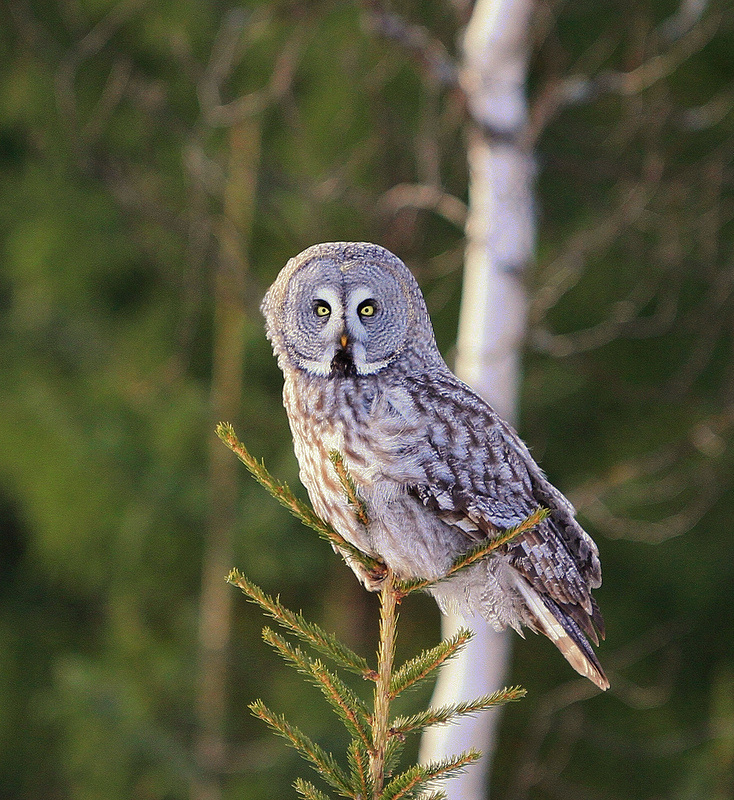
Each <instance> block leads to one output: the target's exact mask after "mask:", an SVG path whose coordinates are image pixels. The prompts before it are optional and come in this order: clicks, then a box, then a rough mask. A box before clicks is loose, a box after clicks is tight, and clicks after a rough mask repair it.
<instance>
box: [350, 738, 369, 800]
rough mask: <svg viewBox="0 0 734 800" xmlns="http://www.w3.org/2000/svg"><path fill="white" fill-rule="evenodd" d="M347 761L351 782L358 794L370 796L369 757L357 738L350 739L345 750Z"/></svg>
mask: <svg viewBox="0 0 734 800" xmlns="http://www.w3.org/2000/svg"><path fill="white" fill-rule="evenodd" d="M347 761H348V762H349V769H350V772H351V774H352V783H353V784H354V786H355V787H356V789H357V793H358V795H361V796H362V797H364V798H371V797H372V794H373V792H372V776H371V775H370V757H369V753H368V752H367V749H366V748H365V747H363V746H362V743H361V742H359V741H358V740H357V739H352V741H351V742H350V744H349V749H348V750H347Z"/></svg>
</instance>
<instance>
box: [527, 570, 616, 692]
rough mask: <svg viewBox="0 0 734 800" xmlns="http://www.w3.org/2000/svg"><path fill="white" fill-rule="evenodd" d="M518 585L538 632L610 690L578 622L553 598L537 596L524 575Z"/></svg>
mask: <svg viewBox="0 0 734 800" xmlns="http://www.w3.org/2000/svg"><path fill="white" fill-rule="evenodd" d="M515 585H516V586H517V589H518V591H519V592H520V594H521V595H522V596H523V599H524V600H525V602H526V603H527V606H528V609H529V611H530V613H531V615H532V616H533V618H534V620H535V622H536V625H537V628H538V630H540V631H541V632H542V633H544V634H545V635H546V636H547V637H548V638H549V639H550V640H551V641H552V642H553V644H554V645H555V646H556V647H557V648H558V649H559V650H560V651H561V653H563V656H564V658H565V659H566V661H568V663H569V664H570V665H571V666H572V667H573V668H574V669H575V670H576V672H578V673H579V675H583V676H584V677H585V678H588V679H589V680H590V681H593V682H594V683H595V684H596V685H597V686H598V687H599V688H600V689H608V688H609V680H608V679H607V676H606V675H605V674H604V670H603V669H602V666H601V664H600V663H599V659H598V658H597V657H596V654H595V653H594V651H593V650H592V649H591V645H590V644H589V642H588V641H587V640H586V636H584V633H583V631H582V630H581V628H580V627H579V625H578V624H577V623H576V621H575V620H574V619H573V618H572V617H571V616H570V615H569V614H567V613H566V612H565V611H564V610H563V609H562V608H561V607H560V606H559V605H558V603H556V602H555V601H554V600H552V599H551V598H550V597H546V596H544V595H541V594H540V593H538V592H537V591H536V590H535V589H534V588H533V587H532V586H531V585H530V584H529V583H528V582H527V581H526V580H525V579H524V578H523V577H522V576H521V575H517V578H516V581H515Z"/></svg>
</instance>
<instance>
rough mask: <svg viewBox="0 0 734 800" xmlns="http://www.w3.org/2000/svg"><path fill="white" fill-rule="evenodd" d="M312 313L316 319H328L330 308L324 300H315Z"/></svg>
mask: <svg viewBox="0 0 734 800" xmlns="http://www.w3.org/2000/svg"><path fill="white" fill-rule="evenodd" d="M314 311H315V312H316V316H317V317H328V316H329V314H331V306H330V305H329V304H328V303H327V302H325V301H324V300H317V301H316V304H315V305H314Z"/></svg>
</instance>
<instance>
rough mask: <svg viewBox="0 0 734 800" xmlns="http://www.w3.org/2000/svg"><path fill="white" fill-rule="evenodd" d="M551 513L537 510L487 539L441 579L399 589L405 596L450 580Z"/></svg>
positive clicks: (403, 584)
mask: <svg viewBox="0 0 734 800" xmlns="http://www.w3.org/2000/svg"><path fill="white" fill-rule="evenodd" d="M549 513H550V511H549V510H548V509H547V508H537V509H535V511H533V513H532V514H530V516H529V517H527V518H526V519H524V520H523V521H522V522H520V523H518V524H517V525H513V527H512V528H508V529H507V530H506V531H505V532H504V533H501V534H499V535H498V536H494V537H490V538H489V539H485V540H484V541H483V542H480V543H479V544H478V545H477V546H476V547H473V548H472V549H471V550H467V552H466V553H463V554H462V555H461V556H459V558H457V559H456V561H454V563H453V564H452V565H451V568H450V569H449V571H448V572H447V573H446V574H445V575H443V576H442V577H440V578H437V579H435V580H428V579H427V578H426V579H423V578H417V579H416V580H412V581H399V582H398V583H397V588H398V589H399V590H400V592H402V593H403V594H410V593H411V592H415V591H416V590H418V589H426V588H427V587H429V586H432V585H433V584H436V583H440V582H441V581H445V580H448V579H449V578H451V577H452V576H453V575H455V574H456V573H457V572H459V571H460V570H462V569H466V568H467V567H470V566H471V565H472V564H476V562H477V561H481V560H482V559H483V558H486V557H487V556H488V555H489V554H490V553H492V552H494V551H495V550H496V549H497V548H498V547H502V545H505V544H507V543H508V542H510V541H512V539H514V538H515V537H516V536H519V535H520V534H521V533H526V532H527V531H529V530H531V529H532V528H534V527H535V526H536V525H539V524H540V523H541V522H542V521H543V520H544V519H545V518H546V517H547V516H548V514H549Z"/></svg>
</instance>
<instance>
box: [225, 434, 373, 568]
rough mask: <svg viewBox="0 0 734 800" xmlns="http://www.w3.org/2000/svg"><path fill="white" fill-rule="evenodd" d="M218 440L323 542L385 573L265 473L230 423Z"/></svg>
mask: <svg viewBox="0 0 734 800" xmlns="http://www.w3.org/2000/svg"><path fill="white" fill-rule="evenodd" d="M217 436H219V438H220V439H221V440H222V441H223V442H224V443H225V444H226V445H227V447H229V449H230V450H231V451H232V452H233V453H234V454H235V455H236V456H237V458H239V460H240V461H241V462H242V463H243V464H244V465H245V467H247V469H248V471H249V472H250V474H251V475H252V476H253V478H255V480H256V481H257V482H258V483H259V484H260V485H261V486H263V487H264V488H265V489H267V491H268V492H269V493H270V494H271V495H272V496H273V497H274V498H275V499H276V500H277V501H278V502H279V503H280V504H281V505H282V506H283V507H284V508H286V509H288V511H290V513H291V514H293V516H294V517H296V519H298V520H300V521H301V522H302V523H303V524H304V525H306V526H307V527H309V528H311V529H312V530H314V531H316V533H317V534H318V535H319V536H320V537H321V538H322V539H325V540H326V541H328V542H330V543H331V544H332V545H333V546H334V547H336V548H337V549H338V550H340V551H341V552H343V553H345V554H347V555H349V557H350V558H353V559H354V560H355V561H358V562H359V563H360V564H362V565H363V566H364V567H365V568H366V569H367V570H369V571H370V572H381V571H383V570H384V568H385V566H384V564H383V563H382V562H381V561H380V560H379V559H376V558H373V557H372V556H369V555H367V553H363V552H362V551H361V550H360V549H359V548H357V547H355V546H354V545H353V544H352V543H351V542H348V541H347V540H346V539H345V538H344V537H343V536H342V535H341V534H339V533H337V532H336V531H335V530H334V529H333V528H332V527H331V525H329V524H328V523H327V522H324V520H322V519H321V518H320V517H319V516H318V515H317V514H315V513H314V511H313V509H312V508H310V506H308V505H306V503H303V502H301V501H300V500H299V499H298V498H297V497H296V496H295V495H294V494H293V492H292V491H291V490H290V488H289V487H288V485H287V484H285V483H282V482H281V481H279V480H278V479H277V478H274V477H273V476H272V475H271V474H270V473H269V472H268V471H267V469H265V465H264V464H263V463H261V462H260V461H258V460H257V459H256V458H254V456H252V455H250V453H249V451H248V450H247V448H246V447H245V446H244V444H242V442H241V441H240V440H239V439H238V438H237V436H236V434H235V432H234V428H233V427H232V426H231V425H230V424H229V423H227V422H220V423H219V424H218V425H217Z"/></svg>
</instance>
